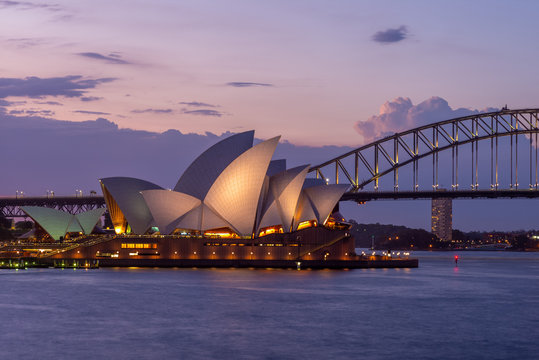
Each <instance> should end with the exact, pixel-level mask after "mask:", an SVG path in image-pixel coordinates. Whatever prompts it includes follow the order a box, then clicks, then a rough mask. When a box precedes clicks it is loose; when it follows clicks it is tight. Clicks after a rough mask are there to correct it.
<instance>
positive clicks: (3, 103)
mask: <svg viewBox="0 0 539 360" xmlns="http://www.w3.org/2000/svg"><path fill="white" fill-rule="evenodd" d="M24 104H26V101H7V100H4V99H0V106H19V105H24Z"/></svg>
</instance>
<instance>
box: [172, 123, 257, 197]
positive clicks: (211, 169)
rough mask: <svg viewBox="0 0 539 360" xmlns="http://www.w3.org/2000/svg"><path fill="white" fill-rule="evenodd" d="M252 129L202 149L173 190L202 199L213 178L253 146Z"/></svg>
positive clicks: (213, 180)
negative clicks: (204, 149)
mask: <svg viewBox="0 0 539 360" xmlns="http://www.w3.org/2000/svg"><path fill="white" fill-rule="evenodd" d="M253 139H254V131H246V132H243V133H239V134H236V135H232V136H230V137H228V138H226V139H224V140H221V141H220V142H218V143H217V144H215V145H213V146H212V147H210V148H209V149H208V150H206V151H204V152H203V153H202V154H201V155H200V156H199V157H198V158H196V160H195V161H193V163H191V165H189V167H188V168H187V170H185V172H184V173H183V175H182V176H181V177H180V179H179V180H178V183H177V184H176V186H175V187H174V191H178V192H183V193H185V194H188V195H191V196H194V197H196V198H197V199H200V200H203V199H204V198H205V197H206V194H207V193H208V191H209V190H210V188H211V186H212V185H213V183H214V182H215V180H216V179H217V178H218V177H219V176H220V175H221V173H222V172H223V170H225V168H226V167H227V166H228V165H230V163H231V162H232V161H234V160H235V159H236V158H237V157H238V156H240V155H241V154H243V153H244V152H245V151H247V150H248V149H249V148H251V147H252V146H253Z"/></svg>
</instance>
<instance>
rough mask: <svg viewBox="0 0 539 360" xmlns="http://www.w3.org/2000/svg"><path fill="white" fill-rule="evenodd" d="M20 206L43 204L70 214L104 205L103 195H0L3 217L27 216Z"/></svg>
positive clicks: (0, 207)
mask: <svg viewBox="0 0 539 360" xmlns="http://www.w3.org/2000/svg"><path fill="white" fill-rule="evenodd" d="M21 206H43V207H49V208H53V209H57V210H61V211H65V212H67V213H70V214H78V213H81V212H85V211H89V210H93V209H97V208H100V207H104V206H105V199H104V198H103V196H49V197H47V196H30V197H26V196H24V197H22V196H19V197H15V196H14V197H0V214H2V215H3V216H4V217H9V218H14V217H27V215H26V214H25V213H24V211H22V210H21V209H20V207H21Z"/></svg>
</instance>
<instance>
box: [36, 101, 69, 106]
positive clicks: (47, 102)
mask: <svg viewBox="0 0 539 360" xmlns="http://www.w3.org/2000/svg"><path fill="white" fill-rule="evenodd" d="M34 102H35V103H36V104H41V105H55V106H64V104H62V103H59V102H58V101H34Z"/></svg>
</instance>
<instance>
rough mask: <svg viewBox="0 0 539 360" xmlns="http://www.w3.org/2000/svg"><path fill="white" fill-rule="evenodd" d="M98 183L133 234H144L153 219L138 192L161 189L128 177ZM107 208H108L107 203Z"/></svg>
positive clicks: (112, 178) (102, 180) (111, 178)
mask: <svg viewBox="0 0 539 360" xmlns="http://www.w3.org/2000/svg"><path fill="white" fill-rule="evenodd" d="M99 181H100V182H101V184H102V185H103V186H104V187H105V188H106V189H107V191H108V192H109V193H110V195H111V196H112V197H113V198H114V200H115V201H116V203H117V204H118V206H119V208H120V210H121V211H122V213H123V215H124V216H125V218H126V219H127V222H128V223H129V225H130V226H131V229H132V230H133V232H134V233H135V234H144V233H145V232H146V231H147V230H148V229H149V228H150V226H151V225H152V220H153V218H152V214H151V213H150V209H148V206H147V205H146V202H145V201H144V198H143V197H142V194H141V193H140V192H141V191H144V190H152V189H162V187H161V186H159V185H156V184H153V183H151V182H149V181H145V180H141V179H136V178H130V177H110V178H105V179H101V180H99ZM105 200H107V196H105ZM107 207H110V205H109V203H108V201H107Z"/></svg>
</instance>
